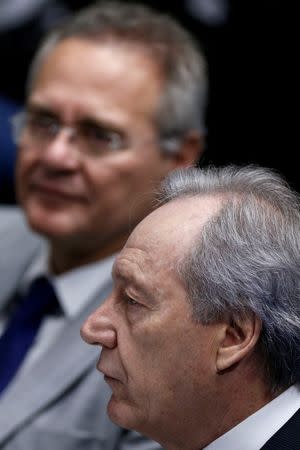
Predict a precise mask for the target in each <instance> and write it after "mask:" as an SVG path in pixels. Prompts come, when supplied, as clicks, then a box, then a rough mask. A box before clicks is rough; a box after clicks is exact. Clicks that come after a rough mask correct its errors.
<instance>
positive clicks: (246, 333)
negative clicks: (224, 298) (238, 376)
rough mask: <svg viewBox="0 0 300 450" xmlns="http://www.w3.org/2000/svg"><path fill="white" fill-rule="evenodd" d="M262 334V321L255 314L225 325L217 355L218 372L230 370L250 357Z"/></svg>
mask: <svg viewBox="0 0 300 450" xmlns="http://www.w3.org/2000/svg"><path fill="white" fill-rule="evenodd" d="M260 332H261V321H260V319H259V318H258V317H257V316H255V315H254V314H249V315H247V316H244V317H242V318H240V319H237V320H235V321H234V322H231V323H228V324H225V325H224V327H223V328H222V334H220V344H219V348H218V351H217V355H216V369H217V372H222V371H224V370H227V369H229V368H230V367H232V366H233V365H235V364H237V363H239V362H240V361H241V360H242V359H243V358H245V357H246V356H247V355H249V354H250V353H251V351H252V350H253V349H254V347H255V345H256V343H257V341H258V339H259V336H260Z"/></svg>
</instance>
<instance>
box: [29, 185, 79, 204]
mask: <svg viewBox="0 0 300 450" xmlns="http://www.w3.org/2000/svg"><path fill="white" fill-rule="evenodd" d="M29 189H30V192H32V193H33V194H35V195H37V196H38V197H40V198H42V199H43V200H45V201H48V202H70V201H81V202H82V201H83V200H84V197H83V195H82V194H79V193H76V192H71V190H70V189H68V190H66V189H61V188H60V187H57V186H56V185H54V184H53V183H47V182H43V183H42V182H39V183H36V182H33V183H31V184H30V185H29Z"/></svg>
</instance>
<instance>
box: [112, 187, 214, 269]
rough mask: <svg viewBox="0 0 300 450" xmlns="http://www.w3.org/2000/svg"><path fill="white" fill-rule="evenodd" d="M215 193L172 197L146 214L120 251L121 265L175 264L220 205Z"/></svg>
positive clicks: (159, 266) (168, 265)
mask: <svg viewBox="0 0 300 450" xmlns="http://www.w3.org/2000/svg"><path fill="white" fill-rule="evenodd" d="M220 206H221V199H219V198H217V197H212V196H204V197H186V198H179V199H176V200H172V201H171V202H169V203H167V204H166V205H163V206H161V207H160V208H158V209H157V210H155V211H154V212H152V213H151V214H150V215H149V216H147V217H146V218H145V219H144V220H143V221H142V222H141V223H140V224H139V225H138V226H137V227H136V228H135V230H134V231H133V233H132V234H131V236H130V237H129V239H128V241H127V243H126V245H125V247H124V249H123V250H122V252H121V255H120V256H121V259H122V266H123V268H124V270H127V266H128V267H129V266H130V265H131V267H132V268H133V269H134V268H135V269H136V270H137V271H140V266H141V264H142V265H143V267H148V269H149V272H148V273H150V270H151V268H152V267H154V262H155V267H156V269H158V270H159V269H160V268H163V267H165V268H172V267H174V265H176V262H177V261H178V260H179V259H180V258H181V257H183V256H184V255H185V253H186V251H187V250H188V248H189V247H190V246H191V244H192V242H193V239H195V238H196V237H197V236H198V235H200V233H201V228H202V227H203V225H204V224H205V223H206V221H207V220H208V219H209V218H211V217H212V216H213V215H214V214H215V213H217V211H218V210H219V209H220Z"/></svg>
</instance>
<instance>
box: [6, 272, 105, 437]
mask: <svg viewBox="0 0 300 450" xmlns="http://www.w3.org/2000/svg"><path fill="white" fill-rule="evenodd" d="M110 290H111V281H110V280H109V281H107V283H106V286H105V287H104V288H103V289H102V291H101V292H98V294H97V296H96V297H95V298H93V300H92V301H91V302H90V304H89V306H88V307H87V308H85V310H84V311H83V312H82V314H81V315H80V316H79V317H77V318H76V319H74V320H73V321H72V322H70V323H69V324H68V325H67V326H66V327H64V330H63V332H62V333H61V334H60V336H59V337H58V339H57V340H56V342H55V343H54V344H53V346H52V347H51V349H50V350H49V351H48V353H47V355H45V357H43V358H42V360H40V361H39V362H38V363H37V364H36V365H35V367H33V368H32V371H34V379H35V380H39V382H37V383H33V377H32V375H31V373H32V371H31V370H29V371H28V372H26V373H25V374H24V376H23V377H22V379H19V380H17V381H16V383H13V382H12V384H11V386H10V388H8V389H7V391H6V392H5V393H4V394H3V396H2V398H1V399H0V401H1V410H2V411H5V415H2V416H1V417H0V445H1V443H2V442H4V441H5V440H6V439H7V438H8V437H9V436H10V435H11V434H12V433H13V432H15V431H16V430H17V429H18V428H19V427H21V426H22V425H23V424H24V423H26V422H27V421H29V420H30V419H31V418H32V417H33V416H34V415H36V414H37V413H38V412H39V411H41V410H42V409H45V408H46V407H47V406H48V405H49V404H50V403H52V402H54V401H55V400H56V398H58V397H60V396H61V395H62V393H63V392H65V391H66V390H67V388H68V387H70V386H71V385H72V384H73V383H75V382H76V380H78V379H79V378H80V377H81V376H82V375H83V374H84V373H85V372H86V371H88V370H89V369H90V368H91V367H92V366H93V365H95V362H96V360H97V358H98V357H99V347H92V346H89V345H87V344H85V343H84V342H83V341H82V339H81V337H80V334H79V330H80V327H81V325H82V323H83V321H84V319H85V318H86V317H87V316H88V314H89V313H90V312H91V311H93V310H94V309H95V308H96V307H98V306H99V304H100V302H101V299H104V298H105V297H106V296H107V295H108V294H109V292H110Z"/></svg>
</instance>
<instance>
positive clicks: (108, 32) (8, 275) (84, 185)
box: [0, 1, 206, 450]
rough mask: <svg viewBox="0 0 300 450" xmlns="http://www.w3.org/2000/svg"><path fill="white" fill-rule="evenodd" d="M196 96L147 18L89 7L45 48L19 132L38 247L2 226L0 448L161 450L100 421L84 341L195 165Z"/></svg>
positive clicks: (8, 221)
mask: <svg viewBox="0 0 300 450" xmlns="http://www.w3.org/2000/svg"><path fill="white" fill-rule="evenodd" d="M205 92H206V82H205V64H204V60H203V57H202V55H201V54H200V53H199V52H198V50H197V48H196V46H195V44H194V42H193V41H192V39H191V38H190V36H189V35H188V34H187V33H186V32H185V31H184V30H182V28H181V27H180V26H178V25H177V24H176V23H174V21H173V20H172V19H170V18H168V17H166V16H162V15H160V14H158V13H155V12H152V11H151V10H148V9H147V8H144V7H142V6H138V5H133V4H130V3H118V2H112V1H108V2H105V3H98V4H96V5H95V6H93V7H91V8H88V9H87V10H85V11H83V12H82V13H80V14H79V15H76V16H75V17H74V18H73V19H71V21H70V22H67V23H66V24H65V25H64V26H62V27H61V28H60V29H58V30H56V31H54V32H53V33H52V34H51V35H50V36H48V37H47V38H46V41H45V42H44V43H43V44H42V47H41V49H40V50H39V52H38V54H37V56H36V58H35V60H34V61H33V65H32V69H31V73H30V77H29V84H28V99H27V104H26V109H25V111H24V112H22V113H21V114H20V115H19V116H18V117H17V118H16V120H15V126H16V129H15V132H16V137H17V140H18V144H19V155H18V162H17V171H16V178H17V193H18V198H19V201H20V204H21V207H22V208H23V210H24V213H25V219H26V222H27V223H28V224H29V227H30V228H31V229H32V230H33V231H35V232H36V233H37V234H33V233H31V232H30V231H29V229H28V227H27V224H26V223H25V222H24V218H23V213H21V211H20V210H19V209H16V210H15V209H14V208H3V209H2V210H1V213H0V249H1V251H0V269H1V270H0V274H1V277H0V279H1V293H0V296H1V297H0V310H1V312H0V336H1V337H0V361H1V368H0V447H1V448H3V449H5V450H11V449H17V448H23V449H28V450H41V449H43V450H45V449H48V448H49V450H53V449H55V450H74V449H75V448H76V449H79V448H82V449H84V450H89V449H91V450H92V449H93V450H94V449H96V448H99V449H100V448H101V449H105V450H115V449H122V450H133V449H141V450H148V449H149V450H150V449H153V448H157V447H158V445H157V444H154V443H151V442H150V441H147V440H146V439H145V438H142V437H140V436H138V435H137V434H136V433H133V432H127V431H126V430H124V429H121V428H119V427H117V426H115V425H113V424H112V423H111V422H110V421H109V419H108V417H107V415H106V405H107V401H108V398H109V389H108V388H107V386H106V384H105V383H104V381H103V380H102V379H99V377H98V376H97V375H98V374H97V373H95V370H94V367H95V363H96V360H97V352H96V351H95V349H92V348H91V349H90V351H88V349H87V346H86V345H85V344H84V343H83V342H82V340H81V338H80V334H79V330H80V325H81V324H82V322H83V320H84V319H85V318H86V317H87V316H88V314H89V313H90V312H91V311H92V310H93V309H94V308H95V307H96V305H98V304H99V302H101V300H102V299H104V298H105V296H106V295H107V293H108V292H109V291H110V289H111V266H112V262H113V259H114V256H115V254H116V253H117V252H118V251H119V250H120V249H121V248H122V246H123V245H124V243H125V241H126V240H127V238H128V236H129V233H130V230H131V229H132V227H134V226H135V225H136V224H137V223H138V222H139V221H140V220H141V219H142V218H143V217H144V216H145V215H146V214H147V213H149V212H150V211H151V210H152V207H153V198H154V192H155V190H156V187H157V185H158V183H160V181H161V180H162V179H163V178H164V177H165V175H166V174H168V173H169V172H170V171H171V170H173V169H175V168H178V167H184V166H187V165H191V164H194V162H195V161H196V160H197V159H198V158H199V156H200V155H201V152H202V147H201V139H202V131H203V112H204V102H205ZM40 236H43V237H45V238H46V240H45V241H43V240H42V239H41V237H40ZM49 281H50V282H51V283H50V284H49Z"/></svg>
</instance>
